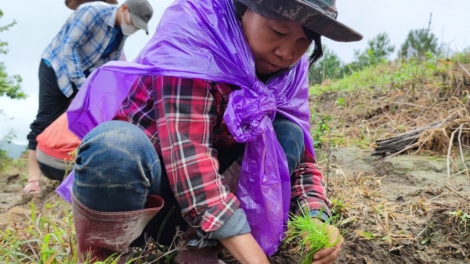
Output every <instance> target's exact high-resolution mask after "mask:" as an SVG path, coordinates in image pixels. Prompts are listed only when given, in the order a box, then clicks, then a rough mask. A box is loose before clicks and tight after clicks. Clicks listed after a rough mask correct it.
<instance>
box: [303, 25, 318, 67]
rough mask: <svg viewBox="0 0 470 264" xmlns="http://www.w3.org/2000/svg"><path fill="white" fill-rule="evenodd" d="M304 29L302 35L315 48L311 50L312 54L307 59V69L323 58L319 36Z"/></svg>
mask: <svg viewBox="0 0 470 264" xmlns="http://www.w3.org/2000/svg"><path fill="white" fill-rule="evenodd" d="M302 28H303V29H304V33H305V35H306V36H307V39H308V40H310V41H311V42H313V43H314V45H315V47H314V48H313V52H312V54H311V55H310V57H308V63H309V67H311V66H312V65H313V64H314V63H315V62H316V61H317V60H319V59H320V58H321V57H322V56H323V47H322V44H321V35H320V34H318V33H316V32H314V31H312V30H310V29H308V28H306V27H302Z"/></svg>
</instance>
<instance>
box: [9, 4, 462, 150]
mask: <svg viewBox="0 0 470 264" xmlns="http://www.w3.org/2000/svg"><path fill="white" fill-rule="evenodd" d="M118 1H119V3H123V2H124V1H123V0H118ZM149 1H150V3H151V4H152V6H153V9H154V16H153V18H152V20H151V21H150V23H149V29H150V35H148V36H147V35H146V34H145V33H144V32H142V31H139V32H137V33H136V34H135V35H132V36H131V37H130V38H129V39H128V41H127V42H126V46H125V48H124V51H125V53H126V56H127V58H128V59H129V60H131V59H133V58H134V57H135V56H136V55H137V54H138V53H139V52H140V50H141V49H142V48H143V47H144V45H145V44H146V43H147V41H148V40H149V39H150V37H151V35H152V32H153V31H154V30H155V28H156V26H157V24H158V21H159V20H160V17H161V16H162V13H163V12H164V10H165V8H166V7H167V6H168V5H170V4H171V2H172V1H171V0H149ZM336 2H337V7H338V10H339V16H338V20H339V21H341V22H343V23H345V24H346V25H348V26H350V27H352V28H354V29H356V30H357V31H359V32H361V33H362V34H363V35H364V40H362V41H360V42H356V43H335V42H333V41H330V40H328V39H325V38H323V40H324V41H323V42H324V44H325V45H327V46H328V47H329V48H330V49H331V50H333V51H334V52H335V53H336V54H338V56H339V57H340V58H341V59H342V60H343V61H344V62H350V61H352V60H353V59H354V51H355V50H363V49H365V47H366V45H367V40H370V39H371V38H373V37H375V36H376V35H377V34H379V33H381V32H387V33H388V35H389V36H390V39H391V41H392V44H394V45H395V46H397V47H398V46H400V45H401V43H403V41H404V40H405V38H406V35H407V34H408V32H409V31H410V30H411V29H420V28H427V27H428V23H429V17H430V14H431V13H432V25H431V30H432V31H433V32H434V34H436V36H437V37H438V38H439V39H440V41H442V42H444V43H446V44H447V45H448V46H449V47H450V48H451V49H453V50H462V49H464V48H466V47H469V46H470V35H469V34H468V26H469V25H470V16H468V10H470V1H469V0H452V1H444V0H412V1H410V0H389V1H384V0H337V1H336ZM0 9H2V11H3V12H4V17H3V18H1V19H0V25H5V24H8V23H10V22H11V21H13V20H16V22H17V23H18V24H17V25H15V26H14V27H13V28H11V29H10V30H9V31H6V32H2V33H1V34H0V39H1V40H3V41H7V42H8V43H9V53H8V55H0V61H2V62H4V63H5V65H6V67H7V72H8V73H9V74H19V75H21V76H22V77H23V83H22V89H23V91H24V92H25V93H26V94H27V95H28V98H27V99H26V100H11V99H9V98H5V97H3V98H0V110H1V111H2V112H3V113H2V114H0V139H2V138H3V137H4V136H5V135H6V134H7V133H8V132H9V131H13V133H14V134H16V138H15V139H14V142H15V143H19V144H26V142H27V141H26V135H27V134H28V133H29V125H30V124H31V122H32V121H33V120H34V118H35V116H36V113H37V109H38V93H39V82H38V67H39V62H40V58H41V54H42V52H43V51H44V49H45V48H46V47H47V45H48V44H49V43H50V41H51V40H52V39H53V38H54V36H55V35H56V34H57V33H58V32H59V30H60V28H61V27H62V25H63V23H64V22H65V20H66V19H67V17H68V16H69V15H70V14H71V13H72V11H71V10H69V9H67V8H66V7H65V5H64V0H41V1H38V0H35V1H30V0H1V5H0Z"/></svg>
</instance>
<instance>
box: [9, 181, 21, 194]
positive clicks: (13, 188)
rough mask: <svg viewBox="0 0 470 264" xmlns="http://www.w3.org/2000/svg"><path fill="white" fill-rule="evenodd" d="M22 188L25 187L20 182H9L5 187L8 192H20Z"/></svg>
mask: <svg viewBox="0 0 470 264" xmlns="http://www.w3.org/2000/svg"><path fill="white" fill-rule="evenodd" d="M22 189H23V186H21V185H20V184H17V183H14V184H9V185H8V186H7V187H6V188H5V192H7V193H17V192H20V191H21V190H22Z"/></svg>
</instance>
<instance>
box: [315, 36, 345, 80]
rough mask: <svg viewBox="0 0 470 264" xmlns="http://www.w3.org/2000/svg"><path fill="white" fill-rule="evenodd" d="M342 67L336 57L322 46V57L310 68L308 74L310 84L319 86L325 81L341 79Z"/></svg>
mask: <svg viewBox="0 0 470 264" xmlns="http://www.w3.org/2000/svg"><path fill="white" fill-rule="evenodd" d="M342 65H343V63H342V62H341V60H340V59H339V57H338V55H337V54H336V53H334V52H333V51H332V50H330V49H328V48H327V47H326V46H325V45H323V57H322V58H321V59H320V60H319V61H317V62H316V63H315V64H314V65H313V66H312V67H310V70H309V72H308V75H309V80H310V83H311V84H321V83H322V82H323V81H324V80H326V79H338V78H341V77H343V76H342V73H341V68H342Z"/></svg>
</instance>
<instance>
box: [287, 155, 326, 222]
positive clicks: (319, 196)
mask: <svg viewBox="0 0 470 264" xmlns="http://www.w3.org/2000/svg"><path fill="white" fill-rule="evenodd" d="M291 198H292V205H293V206H294V209H295V210H294V211H296V212H297V213H300V212H301V210H309V211H310V215H311V216H312V217H318V218H320V219H322V220H324V221H327V220H328V219H329V216H330V208H331V205H332V204H331V202H330V200H329V199H328V197H327V196H326V190H325V187H324V186H323V176H322V174H321V172H320V171H319V170H318V168H317V165H316V162H315V158H314V157H313V155H312V154H310V153H309V152H308V151H307V150H306V151H305V152H304V154H303V155H302V159H301V162H300V164H299V166H297V168H296V169H295V171H294V174H293V176H292V197H291Z"/></svg>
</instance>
